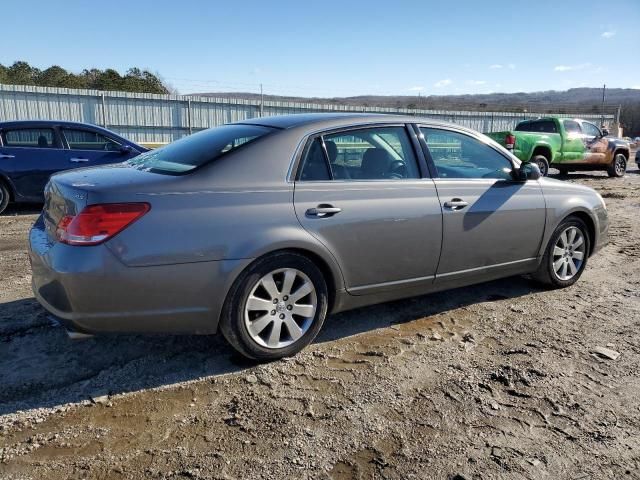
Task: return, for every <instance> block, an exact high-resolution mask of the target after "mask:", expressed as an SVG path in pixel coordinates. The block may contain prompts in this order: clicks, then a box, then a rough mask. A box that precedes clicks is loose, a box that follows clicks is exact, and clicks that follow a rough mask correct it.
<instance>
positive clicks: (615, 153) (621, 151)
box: [613, 147, 629, 163]
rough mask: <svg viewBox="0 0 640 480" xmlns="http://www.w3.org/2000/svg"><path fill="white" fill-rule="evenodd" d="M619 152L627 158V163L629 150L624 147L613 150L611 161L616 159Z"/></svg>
mask: <svg viewBox="0 0 640 480" xmlns="http://www.w3.org/2000/svg"><path fill="white" fill-rule="evenodd" d="M619 154H622V155H624V158H626V159H627V163H629V150H627V149H626V148H620V147H618V148H616V149H615V150H614V151H613V161H614V162H615V160H616V156H617V155H619Z"/></svg>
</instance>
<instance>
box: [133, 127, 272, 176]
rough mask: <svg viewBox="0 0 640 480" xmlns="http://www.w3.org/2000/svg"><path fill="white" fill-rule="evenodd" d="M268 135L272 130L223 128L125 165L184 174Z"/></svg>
mask: <svg viewBox="0 0 640 480" xmlns="http://www.w3.org/2000/svg"><path fill="white" fill-rule="evenodd" d="M272 131H274V129H273V128H269V127H261V126H257V125H239V124H235V125H223V126H221V127H216V128H210V129H208V130H204V131H202V132H198V133H194V134H193V135H189V136H188V137H184V138H181V139H180V140H178V141H176V142H173V143H170V144H169V145H166V146H164V147H161V148H158V149H156V150H150V151H148V152H145V153H143V154H141V155H138V156H137V157H135V158H132V159H131V160H129V161H128V162H127V164H129V165H130V166H132V167H133V168H137V169H138V170H144V171H147V172H153V173H167V174H174V175H177V174H181V173H187V172H190V171H191V170H193V169H195V168H197V167H199V166H201V165H204V164H206V163H209V162H212V161H213V160H216V159H218V158H220V157H221V156H223V155H225V154H227V153H229V152H232V151H234V150H237V149H238V148H240V147H241V146H243V145H246V144H248V143H250V142H252V141H254V140H256V139H257V138H260V137H262V136H264V135H266V134H268V133H270V132H272Z"/></svg>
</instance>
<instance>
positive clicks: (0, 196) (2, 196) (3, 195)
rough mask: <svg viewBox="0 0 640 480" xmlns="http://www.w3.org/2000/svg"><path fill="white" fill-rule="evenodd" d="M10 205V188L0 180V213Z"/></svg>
mask: <svg viewBox="0 0 640 480" xmlns="http://www.w3.org/2000/svg"><path fill="white" fill-rule="evenodd" d="M7 205H9V189H8V188H7V186H6V185H5V184H4V182H2V181H0V213H2V212H4V211H5V210H6V209H7Z"/></svg>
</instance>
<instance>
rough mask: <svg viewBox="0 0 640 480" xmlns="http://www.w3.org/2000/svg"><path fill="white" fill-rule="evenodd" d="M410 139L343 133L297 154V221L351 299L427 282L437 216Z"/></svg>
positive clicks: (438, 230)
mask: <svg viewBox="0 0 640 480" xmlns="http://www.w3.org/2000/svg"><path fill="white" fill-rule="evenodd" d="M409 132H410V131H408V130H407V128H406V126H405V125H393V126H392V125H388V126H376V127H365V128H358V129H351V130H346V131H345V130H342V131H339V132H332V133H328V134H324V135H317V136H315V137H311V138H310V139H309V140H308V142H307V145H306V148H305V150H304V152H303V155H302V159H301V161H300V168H299V170H298V177H297V179H296V184H295V193H294V204H295V211H296V215H297V217H298V219H299V220H300V222H301V224H302V226H303V227H304V228H305V229H306V230H307V231H309V232H310V233H311V234H312V235H314V236H315V237H316V238H317V239H318V240H319V241H320V242H322V243H323V244H324V245H325V246H326V247H327V248H328V249H329V250H330V251H331V253H332V254H333V255H334V257H335V258H336V259H337V261H338V263H339V265H340V268H341V269H342V273H343V276H344V280H345V283H346V286H347V290H348V291H349V292H350V293H352V294H355V295H364V294H368V293H374V292H376V291H382V290H392V289H397V288H404V287H409V286H411V287H414V286H415V287H419V286H421V285H423V284H424V285H431V284H432V283H433V278H434V274H435V272H436V268H437V263H438V257H439V255H440V246H441V241H442V212H441V207H440V203H439V201H438V197H437V194H436V189H435V186H434V183H433V180H431V179H430V178H421V174H420V168H419V164H418V159H417V157H416V153H418V152H416V151H415V150H414V147H415V146H417V145H418V143H417V138H414V139H411V137H410V133H409ZM411 134H413V133H411ZM418 148H419V147H418ZM419 153H420V154H421V152H419Z"/></svg>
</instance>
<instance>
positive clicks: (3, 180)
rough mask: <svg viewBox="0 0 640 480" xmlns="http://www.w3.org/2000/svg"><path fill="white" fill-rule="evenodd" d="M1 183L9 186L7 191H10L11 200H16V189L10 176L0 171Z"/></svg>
mask: <svg viewBox="0 0 640 480" xmlns="http://www.w3.org/2000/svg"><path fill="white" fill-rule="evenodd" d="M0 183H2V184H3V185H4V186H5V187H7V191H8V192H9V201H10V202H15V201H16V191H15V188H14V186H13V183H12V182H11V180H9V177H7V176H6V175H5V174H4V173H2V172H0Z"/></svg>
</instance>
